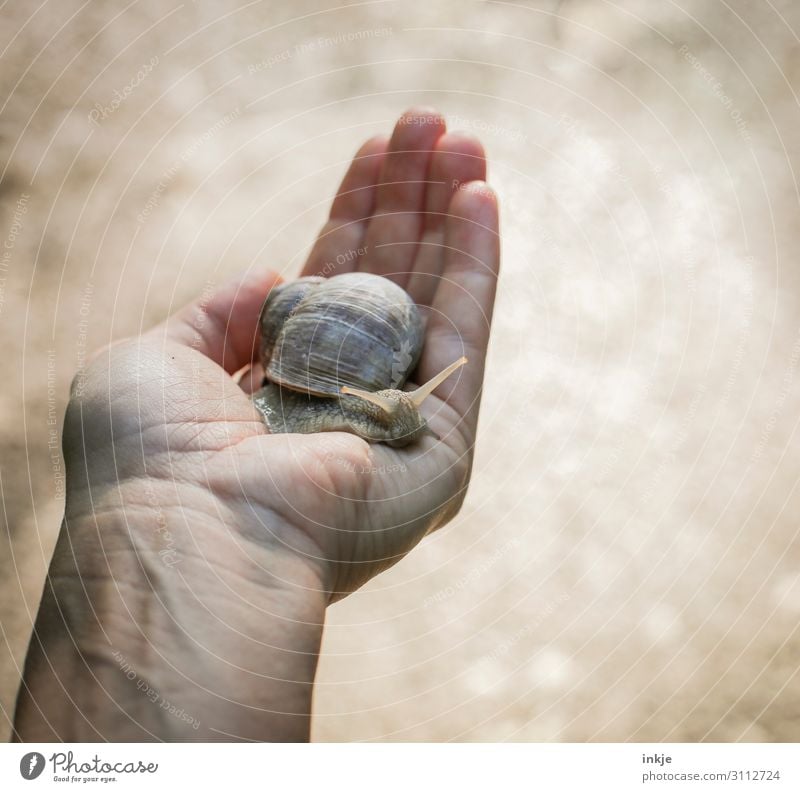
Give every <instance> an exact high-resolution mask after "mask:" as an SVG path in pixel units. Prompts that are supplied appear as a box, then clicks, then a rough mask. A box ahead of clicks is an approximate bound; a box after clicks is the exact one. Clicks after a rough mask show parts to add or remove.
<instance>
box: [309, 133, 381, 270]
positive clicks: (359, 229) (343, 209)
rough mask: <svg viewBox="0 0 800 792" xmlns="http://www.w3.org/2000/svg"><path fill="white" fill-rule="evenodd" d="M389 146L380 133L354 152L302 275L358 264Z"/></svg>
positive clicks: (352, 268)
mask: <svg viewBox="0 0 800 792" xmlns="http://www.w3.org/2000/svg"><path fill="white" fill-rule="evenodd" d="M388 145H389V139H388V138H387V137H386V136H385V135H379V136H377V137H373V138H370V139H369V140H368V141H367V142H366V143H364V145H363V146H361V148H360V149H359V150H358V151H357V152H356V155H355V157H353V161H352V162H351V163H350V167H349V169H348V171H347V173H346V174H345V176H344V179H342V183H341V184H340V185H339V189H338V191H337V193H336V198H334V200H333V205H332V206H331V213H330V217H329V219H328V222H327V223H326V224H325V225H324V226H323V228H322V231H320V233H319V236H318V237H317V241H316V242H315V243H314V247H313V248H312V250H311V254H310V255H309V257H308V261H307V262H306V265H305V267H304V268H303V272H302V273H301V274H302V275H322V276H325V277H330V276H332V275H339V274H341V273H342V272H352V271H353V270H354V269H355V268H356V266H357V265H358V257H359V255H360V251H362V250H363V247H364V245H363V242H364V234H365V232H366V229H367V222H368V221H369V218H370V217H371V216H372V211H373V209H374V208H375V192H376V183H377V180H378V175H379V174H380V169H381V164H382V163H383V158H384V154H385V153H386V149H387V147H388Z"/></svg>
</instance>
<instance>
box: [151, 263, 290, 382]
mask: <svg viewBox="0 0 800 792" xmlns="http://www.w3.org/2000/svg"><path fill="white" fill-rule="evenodd" d="M279 282H280V276H279V275H278V274H277V273H276V272H272V271H269V270H268V271H263V270H262V271H256V272H248V273H247V274H246V275H244V276H242V277H239V278H237V279H235V280H232V281H229V282H228V283H226V284H224V285H222V286H220V287H219V288H218V289H215V290H213V291H209V293H208V294H204V295H203V296H202V297H201V298H200V299H199V300H196V301H195V302H193V303H190V304H189V305H187V306H186V307H185V308H182V309H181V310H180V311H178V312H177V313H176V314H174V315H173V316H171V317H169V319H167V320H166V321H165V322H162V323H161V324H160V325H158V326H157V327H155V328H153V329H152V330H150V331H149V333H147V335H149V336H160V337H162V338H163V339H164V340H168V341H174V342H177V343H179V344H183V345H185V346H189V347H192V348H193V349H197V350H198V351H199V352H202V353H203V354H204V355H206V356H207V357H209V358H210V359H211V360H213V361H214V362H215V363H216V364H218V365H220V366H222V368H224V369H225V371H227V372H228V373H229V374H232V373H234V372H235V371H238V370H239V369H241V368H243V367H244V366H246V365H247V364H248V363H250V362H252V361H253V360H254V359H255V357H256V354H257V352H258V340H259V330H258V317H259V314H260V313H261V306H262V305H263V304H264V300H265V299H266V296H267V294H268V292H269V290H270V289H271V288H273V286H276V285H277V284H278V283H279Z"/></svg>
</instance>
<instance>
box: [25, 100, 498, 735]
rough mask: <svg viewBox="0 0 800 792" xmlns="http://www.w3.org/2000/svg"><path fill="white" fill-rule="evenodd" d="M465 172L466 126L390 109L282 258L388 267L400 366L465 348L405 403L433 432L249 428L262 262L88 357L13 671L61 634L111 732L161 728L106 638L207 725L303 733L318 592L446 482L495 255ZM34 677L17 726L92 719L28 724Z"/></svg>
mask: <svg viewBox="0 0 800 792" xmlns="http://www.w3.org/2000/svg"><path fill="white" fill-rule="evenodd" d="M484 177H485V161H484V158H483V152H482V149H481V147H480V144H479V143H477V141H474V140H473V139H471V138H469V137H466V136H460V135H447V134H445V131H444V122H443V121H442V120H441V118H440V117H439V116H438V115H437V114H435V113H433V112H431V111H422V110H419V111H409V112H408V113H406V114H404V116H403V117H401V119H400V121H399V122H398V124H397V126H396V128H395V131H394V134H393V136H392V138H391V140H390V141H386V140H385V139H383V138H374V139H372V140H370V141H368V142H367V143H366V144H365V145H364V146H363V147H362V148H361V150H360V151H359V152H358V154H357V155H356V157H355V159H354V161H353V163H352V165H351V167H350V169H349V171H348V173H347V175H346V176H345V178H344V180H343V182H342V185H341V187H340V189H339V191H338V194H337V197H336V199H335V201H334V204H333V208H332V211H331V220H330V221H329V223H328V224H327V225H326V226H325V228H324V229H323V231H322V233H321V234H320V237H319V239H318V240H317V242H316V244H315V246H314V248H313V250H312V253H311V255H310V257H309V261H308V263H307V264H306V267H305V268H304V271H303V274H306V275H308V274H324V275H328V276H330V275H334V274H339V273H341V272H344V271H352V270H356V269H358V270H361V271H367V272H373V273H376V274H380V275H384V276H387V277H391V278H392V279H393V280H396V281H397V282H398V283H399V284H400V285H402V286H404V287H405V288H406V289H407V290H408V291H409V292H410V294H411V295H412V297H413V298H414V299H415V300H416V301H417V302H418V303H419V304H420V305H421V306H422V307H423V309H424V310H426V312H427V314H428V325H427V332H426V340H425V346H424V349H423V355H422V358H421V360H420V363H419V366H418V373H417V378H418V379H419V380H420V381H425V380H427V379H429V378H430V377H431V376H432V375H433V374H435V373H437V372H438V371H439V370H441V369H443V368H444V367H445V365H447V364H448V363H450V362H452V361H453V360H455V359H457V358H458V357H460V356H461V355H466V356H467V357H468V358H469V360H470V362H469V364H468V366H466V367H465V368H463V369H461V370H460V372H459V375H458V376H453V377H452V378H451V380H450V381H447V382H445V383H444V384H442V385H441V386H440V387H439V388H438V389H437V390H436V392H435V396H438V397H439V398H438V399H436V398H435V397H432V398H430V399H429V400H427V401H426V403H425V405H424V408H423V409H424V412H425V414H426V417H427V418H428V422H429V424H430V425H431V427H432V428H433V430H434V431H435V433H436V434H437V435H438V436H439V438H441V439H440V440H436V439H434V438H432V437H428V438H424V439H423V440H422V441H421V442H419V443H418V444H416V445H414V446H411V447H406V448H403V449H392V448H389V447H387V446H384V445H370V444H368V443H367V442H365V441H364V440H362V439H361V438H358V437H356V436H355V435H350V434H345V433H338V432H336V433H328V434H317V435H270V434H268V433H267V430H266V428H265V426H264V424H263V422H262V421H261V419H260V416H259V415H258V413H257V411H256V410H255V408H254V407H253V405H252V403H251V401H250V398H249V396H248V393H247V392H248V391H249V390H251V389H252V380H253V377H255V378H256V379H257V378H258V369H257V367H255V369H254V372H253V374H252V376H245V377H244V379H243V380H242V384H241V385H240V384H237V382H236V381H235V380H234V378H233V375H234V374H236V373H237V372H238V371H240V370H241V369H242V368H243V367H245V366H247V365H248V364H250V363H251V362H252V361H253V360H254V358H255V356H256V352H257V346H258V338H257V324H258V315H259V311H260V308H261V304H262V303H263V300H264V298H265V296H266V294H267V292H268V291H269V289H270V288H271V287H272V286H273V285H275V284H276V283H277V282H278V276H277V275H276V274H274V273H253V274H249V275H247V276H245V277H244V278H242V279H240V280H239V281H237V282H234V283H231V284H229V285H227V286H224V287H223V288H221V289H219V290H217V291H216V292H214V293H213V294H211V295H207V296H206V297H205V298H204V299H202V300H201V301H199V302H197V303H195V304H193V305H190V306H189V307H187V308H186V309H184V310H183V311H181V312H179V313H178V314H176V315H175V316H174V317H171V318H170V319H168V320H167V321H166V322H165V323H163V324H162V325H160V326H158V327H156V328H154V329H153V330H151V331H148V332H146V333H144V334H143V335H142V336H140V337H139V338H137V339H134V340H129V341H123V342H119V343H117V344H114V345H112V346H111V347H109V348H107V349H106V350H103V351H102V352H101V353H99V354H98V355H97V356H96V357H95V359H94V360H93V362H92V363H91V365H90V366H89V367H88V369H87V370H86V372H85V374H84V376H83V378H82V379H81V381H80V382H79V383H76V387H75V388H74V390H73V398H72V399H71V403H70V406H69V408H68V411H67V416H66V419H65V426H64V451H65V458H66V463H67V487H68V497H67V509H66V514H65V523H64V528H63V529H62V534H61V536H60V538H59V543H58V547H57V549H56V554H55V556H54V559H53V564H52V566H51V575H50V581H51V582H50V585H49V587H48V588H46V591H45V598H44V601H43V606H42V610H41V611H40V616H39V622H38V623H37V634H36V635H35V640H34V644H33V645H32V652H31V655H30V656H29V659H28V668H27V670H26V678H28V679H29V680H31V679H32V680H33V682H34V683H35V682H36V679H37V678H38V679H39V680H41V679H46V680H47V681H46V682H45V683H44V684H42V685H41V687H40V689H46V690H47V696H51V694H52V691H53V690H56V691H57V690H58V688H59V687H63V684H62V682H61V681H60V678H59V674H58V673H55V671H54V670H53V669H52V667H50V668H49V670H48V666H49V665H50V656H51V655H52V654H53V653H54V652H60V649H61V648H63V647H66V648H67V652H66V655H69V656H70V657H71V660H70V664H69V670H64V669H62V676H63V675H64V674H69V675H70V676H71V677H72V678H78V677H83V678H84V679H85V682H86V685H87V686H88V688H93V689H94V694H95V697H97V696H100V697H101V698H102V696H103V695H106V696H107V695H108V690H116V691H117V692H116V693H115V694H114V701H115V703H116V702H118V701H119V700H122V699H126V700H130V701H132V702H133V703H132V705H131V706H132V707H133V710H134V712H135V715H134V717H133V718H132V725H130V731H129V733H130V734H131V735H135V736H136V737H137V738H138V739H145V738H146V736H147V735H157V736H163V734H165V733H166V734H171V733H173V731H174V727H176V726H177V725H178V724H175V723H174V722H172V721H171V720H170V719H169V718H167V719H166V720H164V717H165V716H163V715H160V714H158V716H157V717H154V711H153V708H152V707H150V708H148V707H147V706H145V705H144V701H143V700H142V697H141V696H139V697H138V698H137V697H135V696H134V697H133V698H132V699H131V697H130V696H128V693H130V692H131V691H129V690H127V689H126V690H125V691H120V684H119V683H120V680H119V676H120V674H119V655H120V654H121V655H122V656H123V657H125V658H126V659H127V660H128V661H130V662H132V663H133V664H134V665H136V666H137V667H138V669H139V670H138V673H140V674H142V675H146V676H147V678H148V679H153V680H167V681H164V682H162V683H161V685H162V687H163V686H169V687H170V688H171V689H175V690H178V691H179V692H180V696H181V698H182V700H183V701H186V700H188V701H190V702H192V701H194V702H196V709H198V710H199V709H202V710H203V711H206V712H213V713H214V715H213V719H214V724H215V725H209V726H208V728H210V729H211V731H212V732H217V733H221V734H224V735H228V736H229V737H233V736H246V735H257V738H259V739H277V738H281V737H282V738H298V737H300V736H305V735H306V734H307V728H308V713H309V711H310V690H311V683H312V681H313V674H314V669H315V666H316V656H317V651H318V646H319V639H320V634H321V624H322V621H323V618H324V616H323V613H322V612H323V611H324V606H325V604H326V603H327V602H329V601H331V600H332V599H336V598H338V597H341V596H344V595H346V594H347V593H350V592H352V591H353V590H355V589H356V588H358V587H359V586H360V585H362V584H363V583H364V582H365V581H366V580H368V579H370V578H371V577H372V576H374V575H375V574H377V573H378V572H379V571H381V570H382V569H385V568H386V567H387V566H389V565H391V564H392V563H394V562H395V561H397V560H398V559H399V558H401V557H402V556H403V555H404V554H405V553H406V552H408V550H410V549H411V548H412V547H413V546H414V545H415V544H416V543H417V542H418V541H419V540H420V539H421V538H422V537H423V536H424V535H425V534H426V533H427V532H429V531H430V530H432V529H434V528H436V527H439V526H440V525H442V524H444V523H445V522H446V521H447V520H448V519H450V518H451V517H452V516H453V515H454V514H455V513H456V512H457V510H458V508H459V506H460V504H461V502H462V500H463V497H464V494H465V492H466V486H467V482H468V478H469V472H470V466H471V460H472V451H473V444H474V437H475V429H476V423H477V416H478V404H479V400H480V390H481V383H482V379H483V367H484V359H485V352H486V344H487V341H488V333H489V323H490V319H491V311H492V303H493V298H494V291H495V284H496V278H497V271H498V263H499V244H498V233H497V205H496V200H495V197H494V194H493V193H492V192H491V191H490V190H489V189H488V188H487V187H486V186H485V185H484V184H483V182H482V180H483V178H484ZM112 589H113V591H112ZM154 599H155V600H157V601H158V607H156V606H155V605H154V604H153V600H154ZM87 613H91V614H92V616H91V618H89V619H87ZM143 614H145V615H146V619H145V621H146V624H144V625H143V624H142V621H141V619H142V615H143ZM204 618H207V619H208V621H207V622H206V621H204ZM131 621H132V626H131V624H130V622H131ZM89 622H90V623H91V624H88V623H89ZM98 627H99V630H100V632H101V633H102V635H103V639H101V637H100V635H99V634H98V633H97V628H98ZM76 634H78V635H79V639H78V640H76V638H75V635H76ZM176 634H177V638H178V640H177V641H175V640H174V639H175V637H176ZM37 642H38V643H37ZM48 647H49V648H48ZM71 647H76V648H77V650H78V651H77V653H74V652H72V654H70V652H71V651H72V650H71ZM114 647H116V648H115V649H114V652H115V653H114V654H113V656H114V657H115V658H117V659H116V660H113V661H112V660H111V659H110V656H111V652H112V648H114ZM120 647H122V650H120ZM87 655H92V656H94V657H95V658H100V661H101V662H100V663H99V664H95V665H94V666H93V665H92V663H90V662H87V660H86V656H87ZM198 658H200V659H199V660H198ZM115 664H116V667H115ZM98 665H99V668H98V667H97V666H98ZM187 668H191V669H192V670H193V673H190V674H188V675H187V674H186V673H185V669H187ZM176 669H177V670H178V671H179V672H180V676H181V680H179V681H177V682H176V680H175V679H174V673H172V672H174V671H175V670H176ZM265 675H266V676H267V677H268V679H269V680H271V682H272V683H271V684H267V685H265V684H264V677H265ZM254 676H255V677H256V678H260V679H258V680H257V681H259V684H260V687H259V688H258V691H257V692H256V690H255V688H254V687H253V683H254ZM97 684H99V686H100V688H101V689H102V693H101V692H100V691H99V690H97ZM128 687H130V686H128ZM35 688H36V685H35V684H34V685H33V686H31V685H30V684H29V685H28V688H27V692H26V694H25V695H23V697H22V699H21V703H20V709H19V710H18V713H20V715H19V717H18V722H19V723H21V724H22V727H23V728H22V732H21V733H22V734H23V736H24V734H25V733H26V732H27V733H28V734H32V735H33V736H36V737H38V738H40V739H47V738H48V737H47V735H48V734H49V735H50V736H51V737H53V736H54V737H55V738H57V739H68V738H70V736H71V737H72V739H81V738H83V737H84V736H86V737H87V738H89V739H97V738H98V734H99V735H100V738H108V737H109V735H108V734H106V733H104V732H103V731H102V728H101V729H98V726H97V725H96V722H95V721H92V727H91V729H89V730H86V727H85V725H82V724H81V722H80V719H77V721H78V724H79V726H78V728H77V731H76V730H75V728H73V727H74V723H75V721H76V718H77V716H76V713H75V712H72V713H71V714H70V715H69V717H66V718H61V719H60V720H59V718H54V717H51V718H48V719H47V720H48V728H49V731H47V730H45V731H44V732H43V731H42V730H41V728H39V727H37V726H36V724H37V723H38V724H39V726H41V722H40V720H41V719H40V718H39V716H38V715H37V712H36V711H37V709H38V710H39V712H41V700H36V697H35V696H34V695H33V693H32V692H31V691H32V690H34V689H35ZM153 689H156V690H160V689H161V688H160V687H158V686H155V687H154V688H153ZM159 695H160V696H161V697H162V698H164V695H163V694H162V693H159ZM86 696H87V697H88V698H87V699H86V700H88V701H92V700H93V699H92V698H91V696H90V695H89V694H88V693H87V694H86ZM276 700H277V701H279V702H280V705H279V706H278V707H277V709H276V703H275V702H276ZM209 701H211V702H212V703H211V704H209ZM125 711H126V712H128V713H129V712H130V709H129V707H128V706H125ZM79 714H80V715H81V717H83V718H84V720H85V719H86V718H85V715H84V713H83V712H82V711H81V712H80V713H79ZM277 714H280V716H281V717H280V718H278V719H277V720H276V719H275V718H274V717H271V716H275V715H277ZM287 719H288V722H289V724H290V725H288V726H287ZM278 721H279V722H280V725H276V724H277V723H278ZM98 722H99V723H100V724H101V727H102V723H103V718H102V717H101V716H98ZM26 723H28V724H33V726H32V727H29V728H24V727H25V724H26ZM54 723H55V724H56V726H53V724H54ZM59 723H61V724H62V725H61V728H60V731H59V729H58V728H57V726H58V724H59ZM30 728H33V729H34V731H33V732H31V731H30ZM143 732H144V734H143ZM126 733H128V732H126ZM43 735H44V736H43ZM192 736H194V735H192ZM204 736H205V737H206V738H213V735H209V734H208V732H206V731H204Z"/></svg>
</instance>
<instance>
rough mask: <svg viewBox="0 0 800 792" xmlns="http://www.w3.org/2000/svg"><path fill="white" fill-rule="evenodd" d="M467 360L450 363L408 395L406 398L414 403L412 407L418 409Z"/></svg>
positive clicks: (462, 358)
mask: <svg viewBox="0 0 800 792" xmlns="http://www.w3.org/2000/svg"><path fill="white" fill-rule="evenodd" d="M466 362H467V359H466V358H465V357H461V358H459V359H458V360H456V362H455V363H451V364H450V365H449V366H448V367H447V368H446V369H445V370H444V371H440V372H439V373H438V374H437V375H436V376H435V377H433V378H432V379H431V380H429V381H428V382H426V383H425V384H424V385H421V386H420V387H419V388H417V389H416V390H415V391H411V393H409V394H408V398H409V399H411V401H412V402H413V403H414V406H416V407H419V406H420V405H421V404H422V402H424V401H425V399H427V398H428V396H430V395H431V393H433V392H434V391H435V390H436V389H437V388H438V387H439V386H440V385H441V384H442V383H443V382H444V381H445V380H446V379H447V378H448V377H449V376H450V375H451V374H452V373H453V372H454V371H457V370H458V369H460V368H461V367H462V366H463V365H464V364H465V363H466Z"/></svg>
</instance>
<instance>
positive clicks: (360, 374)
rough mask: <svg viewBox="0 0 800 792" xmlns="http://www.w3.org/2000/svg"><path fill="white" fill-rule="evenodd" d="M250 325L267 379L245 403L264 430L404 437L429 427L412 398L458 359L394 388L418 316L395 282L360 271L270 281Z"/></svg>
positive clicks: (417, 332) (413, 361) (412, 353)
mask: <svg viewBox="0 0 800 792" xmlns="http://www.w3.org/2000/svg"><path fill="white" fill-rule="evenodd" d="M260 329H261V339H262V341H261V362H262V364H263V366H264V371H265V373H266V380H267V382H266V384H265V386H264V387H263V388H261V389H260V390H258V391H257V392H256V393H255V394H254V395H253V403H254V405H255V406H256V408H257V409H258V410H259V412H260V413H261V415H262V417H263V418H264V420H265V422H266V423H267V426H268V427H269V429H270V431H271V432H300V433H304V434H306V433H311V432H326V431H327V432H330V431H345V432H351V433H353V434H356V435H358V436H360V437H363V438H364V439H366V440H369V441H371V442H385V443H388V444H389V445H392V446H404V445H407V444H408V443H411V442H414V441H415V440H417V439H418V438H419V437H421V436H422V435H423V434H425V433H430V429H429V428H428V426H427V423H426V421H425V419H424V418H423V416H422V415H421V413H420V412H419V406H420V404H421V403H422V401H423V400H424V399H425V398H426V397H427V396H428V395H429V394H430V393H431V392H432V391H433V390H434V389H435V388H436V387H437V386H438V385H439V384H440V383H441V382H442V381H443V380H444V379H446V378H447V377H448V376H450V374H452V373H453V371H455V370H456V369H457V368H458V367H459V366H461V365H463V364H464V363H466V359H465V358H461V359H460V360H458V361H456V362H455V363H453V364H452V365H451V366H448V367H447V368H446V369H445V370H444V371H443V372H441V373H440V374H439V375H437V376H436V377H434V378H433V379H432V380H431V381H430V382H429V383H427V384H425V385H423V386H422V387H420V388H418V389H417V390H415V391H404V390H402V387H403V385H404V384H405V382H406V380H407V378H408V376H409V374H410V373H411V372H412V371H413V370H414V368H415V367H416V365H417V362H418V360H419V357H420V354H421V352H422V345H423V337H424V327H423V322H422V318H421V317H420V314H419V311H418V309H417V306H416V305H415V304H414V302H413V300H412V299H411V297H410V296H409V295H408V294H407V293H406V292H405V291H404V290H403V289H402V288H400V287H399V286H397V285H396V284H395V283H393V282H392V281H390V280H388V279H386V278H382V277H380V276H377V275H370V274H367V273H347V274H343V275H338V276H336V277H333V278H328V279H326V278H316V277H313V278H300V279H299V280H297V281H294V282H292V283H288V284H284V285H283V286H279V287H278V288H276V289H273V290H272V292H270V294H269V296H268V297H267V300H266V302H265V303H264V307H263V309H262V312H261V317H260Z"/></svg>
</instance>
